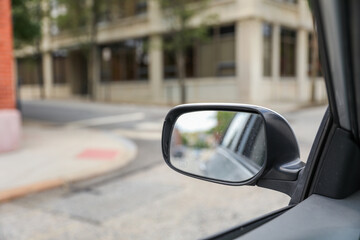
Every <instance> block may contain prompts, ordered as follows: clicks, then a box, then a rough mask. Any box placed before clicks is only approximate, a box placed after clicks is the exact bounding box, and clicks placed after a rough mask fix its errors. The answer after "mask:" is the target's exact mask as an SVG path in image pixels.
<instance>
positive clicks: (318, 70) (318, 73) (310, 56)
mask: <svg viewBox="0 0 360 240" xmlns="http://www.w3.org/2000/svg"><path fill="white" fill-rule="evenodd" d="M313 36H314V35H313V34H312V33H309V36H308V46H309V47H308V75H309V76H311V71H312V69H311V68H312V63H313V47H314V46H313ZM315 61H317V64H316V76H318V77H320V76H322V72H321V64H320V59H319V55H318V54H317V60H315Z"/></svg>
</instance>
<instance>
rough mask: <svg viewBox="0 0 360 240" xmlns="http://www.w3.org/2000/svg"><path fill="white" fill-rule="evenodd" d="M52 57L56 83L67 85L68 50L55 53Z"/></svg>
mask: <svg viewBox="0 0 360 240" xmlns="http://www.w3.org/2000/svg"><path fill="white" fill-rule="evenodd" d="M52 57H53V78H54V83H66V82H67V79H66V71H67V66H66V62H67V59H68V52H67V51H66V50H59V51H56V52H54V53H53V56H52Z"/></svg>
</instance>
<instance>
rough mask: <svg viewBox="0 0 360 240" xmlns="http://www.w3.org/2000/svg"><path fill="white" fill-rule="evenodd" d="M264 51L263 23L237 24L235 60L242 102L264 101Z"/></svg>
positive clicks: (257, 21) (246, 21)
mask: <svg viewBox="0 0 360 240" xmlns="http://www.w3.org/2000/svg"><path fill="white" fill-rule="evenodd" d="M262 49H263V39H262V21H261V20H260V19H249V20H243V21H239V22H237V23H236V55H235V58H236V77H237V83H238V94H239V98H238V100H239V101H240V102H250V103H256V102H260V101H262V96H263V94H262V89H261V80H262V77H263V61H262Z"/></svg>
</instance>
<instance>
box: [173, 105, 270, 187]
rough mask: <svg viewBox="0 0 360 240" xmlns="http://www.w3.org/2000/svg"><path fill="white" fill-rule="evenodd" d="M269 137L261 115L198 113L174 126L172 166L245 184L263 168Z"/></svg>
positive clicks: (223, 112)
mask: <svg viewBox="0 0 360 240" xmlns="http://www.w3.org/2000/svg"><path fill="white" fill-rule="evenodd" d="M265 159H266V138H265V127H264V121H263V119H262V117H261V116H260V115H259V114H256V113H248V112H230V111H198V112H190V113H185V114H183V115H181V116H180V117H179V118H178V119H177V121H176V123H175V126H174V129H173V132H172V137H171V146H170V163H171V164H172V165H173V166H174V167H175V168H177V169H179V170H182V171H184V172H188V173H191V174H194V175H198V176H201V177H207V178H211V179H215V180H220V181H228V182H243V181H246V180H249V179H251V178H252V177H254V176H255V175H256V174H257V173H258V172H259V171H260V170H261V169H262V167H264V164H265Z"/></svg>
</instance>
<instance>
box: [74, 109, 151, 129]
mask: <svg viewBox="0 0 360 240" xmlns="http://www.w3.org/2000/svg"><path fill="white" fill-rule="evenodd" d="M144 118H145V114H144V113H142V112H137V113H129V114H121V115H115V116H107V117H98V118H90V119H85V120H80V121H74V122H70V123H68V124H67V128H84V127H95V126H101V125H107V124H113V123H122V122H131V121H137V120H143V119H144Z"/></svg>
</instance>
